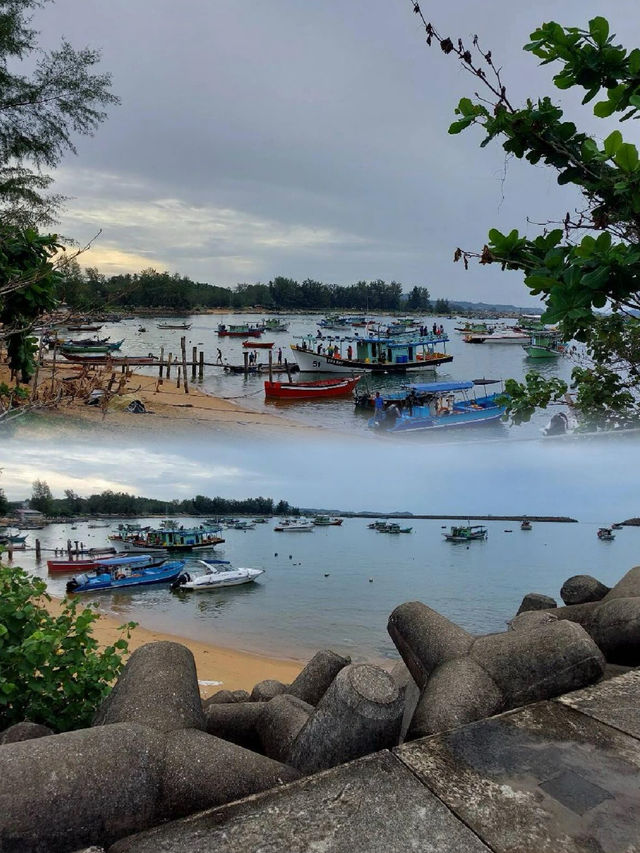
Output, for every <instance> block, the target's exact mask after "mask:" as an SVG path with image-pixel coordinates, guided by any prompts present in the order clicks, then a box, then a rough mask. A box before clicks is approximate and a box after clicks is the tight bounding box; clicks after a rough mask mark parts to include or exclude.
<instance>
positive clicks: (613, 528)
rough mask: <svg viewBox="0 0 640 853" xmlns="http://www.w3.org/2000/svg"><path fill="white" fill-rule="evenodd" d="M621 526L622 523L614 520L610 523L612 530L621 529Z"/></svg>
mask: <svg viewBox="0 0 640 853" xmlns="http://www.w3.org/2000/svg"><path fill="white" fill-rule="evenodd" d="M623 527H624V525H623V524H620V522H616V523H615V524H612V525H611V529H612V530H622V528H623Z"/></svg>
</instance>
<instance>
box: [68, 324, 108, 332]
mask: <svg viewBox="0 0 640 853" xmlns="http://www.w3.org/2000/svg"><path fill="white" fill-rule="evenodd" d="M66 328H67V331H69V332H99V331H100V329H101V328H102V326H92V325H91V324H90V323H85V324H82V323H81V324H78V325H75V326H67V327H66Z"/></svg>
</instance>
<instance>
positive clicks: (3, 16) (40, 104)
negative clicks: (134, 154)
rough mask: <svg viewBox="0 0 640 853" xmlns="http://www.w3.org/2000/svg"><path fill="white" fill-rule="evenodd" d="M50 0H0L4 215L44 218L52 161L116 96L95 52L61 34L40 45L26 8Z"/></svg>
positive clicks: (49, 212)
mask: <svg viewBox="0 0 640 853" xmlns="http://www.w3.org/2000/svg"><path fill="white" fill-rule="evenodd" d="M46 2H50V0H3V2H1V3H0V208H2V219H3V222H5V223H12V224H15V225H18V226H20V227H27V226H34V225H50V224H51V223H52V221H54V218H55V212H56V209H57V207H58V206H59V204H60V202H61V201H62V200H61V198H60V197H59V196H51V195H47V194H46V192H45V191H46V189H47V187H48V186H49V185H50V183H51V180H52V179H51V178H50V177H48V176H46V175H44V174H43V173H42V171H41V170H42V168H53V167H55V166H57V165H58V164H59V163H60V161H61V159H62V157H63V156H64V154H66V153H67V152H69V151H71V152H74V153H75V151H76V148H75V142H74V137H76V136H78V135H90V134H92V133H93V132H94V131H95V130H96V129H97V127H98V126H99V125H100V123H101V122H102V121H104V119H105V118H106V112H105V108H106V107H107V106H109V105H113V104H116V103H118V99H117V98H116V96H115V95H113V93H112V92H111V75H109V74H104V73H103V74H99V73H96V71H95V68H96V66H97V64H98V63H99V61H100V53H99V51H96V50H90V49H89V48H81V49H79V50H76V49H75V48H73V47H72V46H71V45H70V44H69V42H68V41H66V40H64V39H63V40H62V42H61V43H60V45H59V47H58V48H56V49H55V50H51V51H45V50H43V48H42V47H41V46H40V44H39V43H38V37H39V33H38V31H37V30H36V29H34V28H33V26H32V12H33V11H35V10H36V9H38V8H40V7H42V6H43V5H44V3H46Z"/></svg>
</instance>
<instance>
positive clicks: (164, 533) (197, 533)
mask: <svg viewBox="0 0 640 853" xmlns="http://www.w3.org/2000/svg"><path fill="white" fill-rule="evenodd" d="M222 542H224V539H221V538H220V536H216V535H215V533H212V532H211V530H210V529H209V528H207V527H204V526H201V527H197V528H190V529H185V528H183V527H179V528H178V529H176V530H168V529H164V528H159V529H154V528H151V529H149V530H147V531H146V532H145V533H143V534H142V535H141V536H139V537H137V538H135V539H124V540H123V541H122V543H121V545H122V548H123V549H124V550H125V551H150V552H152V553H155V552H158V551H169V552H179V553H182V552H187V551H205V550H208V549H211V548H214V547H215V546H216V545H219V544H220V543H222Z"/></svg>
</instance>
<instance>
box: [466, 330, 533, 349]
mask: <svg viewBox="0 0 640 853" xmlns="http://www.w3.org/2000/svg"><path fill="white" fill-rule="evenodd" d="M530 337H531V336H530V335H529V333H528V332H518V331H516V329H494V331H493V332H491V334H489V335H487V334H473V333H472V334H469V335H464V337H463V338H462V340H463V341H464V342H465V343H467V344H520V345H521V346H522V345H523V344H527V343H528V342H529V338H530Z"/></svg>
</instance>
